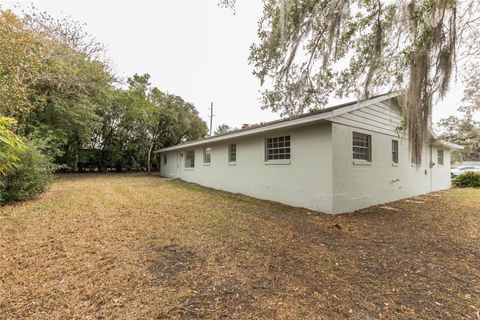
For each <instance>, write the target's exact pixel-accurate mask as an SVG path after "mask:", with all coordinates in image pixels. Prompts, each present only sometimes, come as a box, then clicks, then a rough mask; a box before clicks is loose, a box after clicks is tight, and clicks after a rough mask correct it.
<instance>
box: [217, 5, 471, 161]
mask: <svg viewBox="0 0 480 320" xmlns="http://www.w3.org/2000/svg"><path fill="white" fill-rule="evenodd" d="M220 4H221V5H223V6H227V7H230V6H234V4H235V0H220ZM479 17H480V2H478V1H477V0H435V1H434V0H418V1H403V0H392V1H382V0H379V1H372V0H359V1H349V0H280V1H270V0H268V1H264V9H263V16H262V18H261V19H260V21H259V24H258V25H259V27H258V39H259V41H258V43H256V44H254V45H253V46H252V47H251V51H250V58H249V60H250V63H251V65H252V66H253V69H254V71H253V73H254V75H255V76H256V77H257V78H258V79H259V80H260V82H261V84H262V85H264V90H263V95H262V104H263V108H267V109H271V110H272V111H274V112H279V113H280V114H281V115H282V116H284V115H287V116H290V115H296V114H299V113H302V112H304V111H305V110H308V109H318V108H322V107H323V106H325V105H326V104H327V103H328V101H329V99H330V98H331V96H332V95H336V96H338V97H350V98H351V97H352V96H356V97H357V98H366V97H371V96H374V95H376V94H379V93H385V92H389V91H403V92H405V93H406V94H405V95H404V97H403V99H401V100H400V102H401V103H402V106H403V109H404V111H405V112H404V116H405V120H406V124H407V126H406V127H407V130H408V132H407V134H408V137H409V143H410V150H411V151H412V152H411V153H412V157H413V158H412V162H414V163H419V162H420V161H421V151H422V145H423V142H424V141H425V140H426V138H427V137H428V135H429V132H430V131H429V126H430V119H431V110H432V103H433V101H435V98H443V97H444V96H445V94H446V92H447V90H448V86H449V83H450V80H451V75H452V72H453V70H454V65H455V63H456V60H455V59H457V58H459V57H460V54H458V53H459V52H460V51H461V54H462V56H463V58H464V57H465V55H466V54H476V55H477V56H478V50H479V47H478V32H479V31H480V18H479ZM460 49H461V50H460Z"/></svg>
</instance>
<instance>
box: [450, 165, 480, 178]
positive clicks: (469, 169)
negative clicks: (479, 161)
mask: <svg viewBox="0 0 480 320" xmlns="http://www.w3.org/2000/svg"><path fill="white" fill-rule="evenodd" d="M465 172H477V173H480V167H476V166H459V167H456V168H455V169H452V171H451V174H452V178H453V177H456V176H459V175H461V174H462V173H465Z"/></svg>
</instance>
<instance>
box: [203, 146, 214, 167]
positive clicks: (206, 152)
mask: <svg viewBox="0 0 480 320" xmlns="http://www.w3.org/2000/svg"><path fill="white" fill-rule="evenodd" d="M211 154H212V148H210V147H206V148H203V163H204V164H210V161H211V158H212V155H211Z"/></svg>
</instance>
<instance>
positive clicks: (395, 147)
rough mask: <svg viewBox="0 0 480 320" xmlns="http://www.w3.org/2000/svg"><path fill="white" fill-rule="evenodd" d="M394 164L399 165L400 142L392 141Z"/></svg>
mask: <svg viewBox="0 0 480 320" xmlns="http://www.w3.org/2000/svg"><path fill="white" fill-rule="evenodd" d="M392 162H393V163H395V164H398V140H392Z"/></svg>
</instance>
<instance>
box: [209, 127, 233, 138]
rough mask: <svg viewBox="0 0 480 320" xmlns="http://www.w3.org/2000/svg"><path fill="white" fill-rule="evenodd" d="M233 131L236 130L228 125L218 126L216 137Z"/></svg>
mask: <svg viewBox="0 0 480 320" xmlns="http://www.w3.org/2000/svg"><path fill="white" fill-rule="evenodd" d="M232 130H234V129H233V128H232V127H230V126H229V125H228V124H221V125H219V126H218V128H217V130H215V132H214V135H216V136H218V135H220V134H225V133H227V132H229V131H232Z"/></svg>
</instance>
